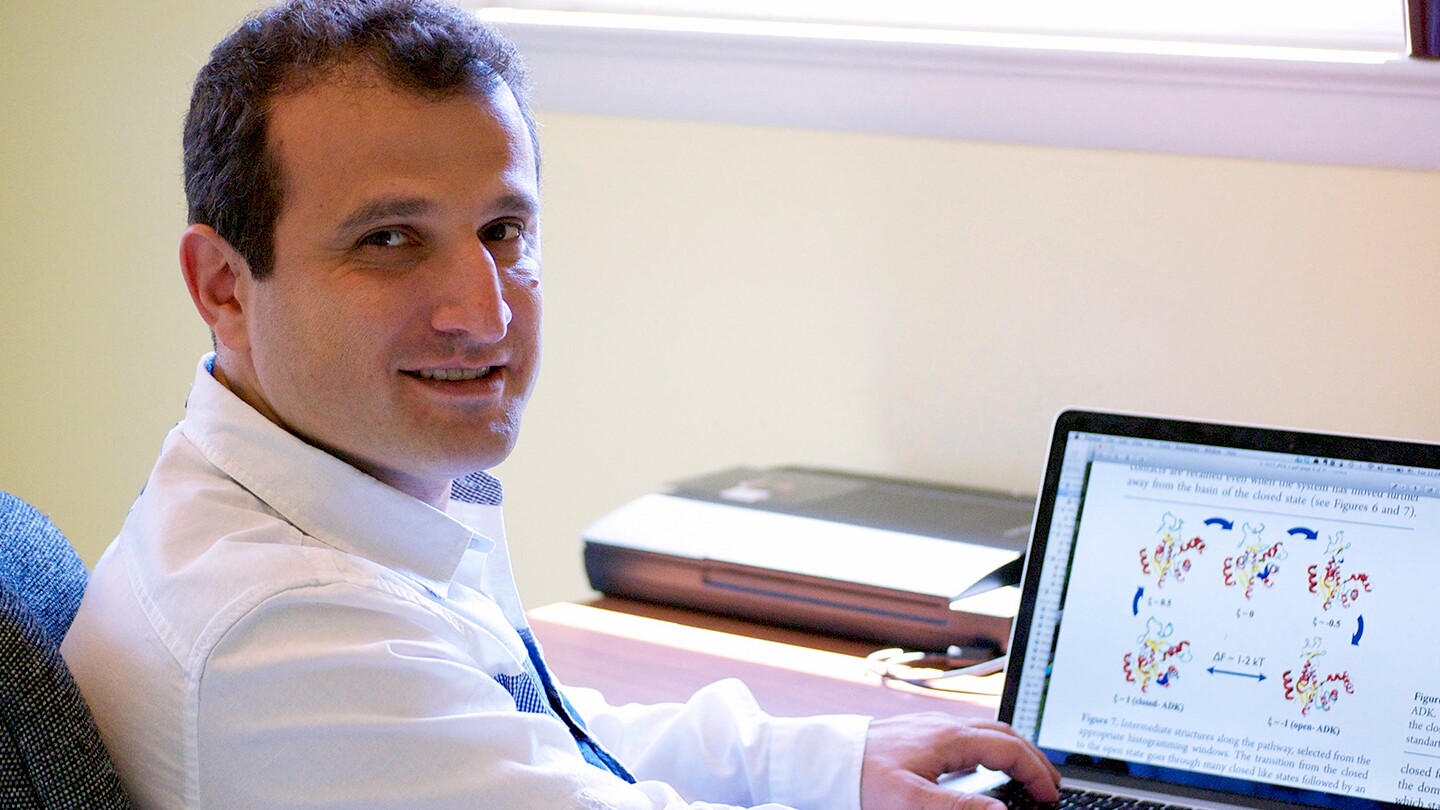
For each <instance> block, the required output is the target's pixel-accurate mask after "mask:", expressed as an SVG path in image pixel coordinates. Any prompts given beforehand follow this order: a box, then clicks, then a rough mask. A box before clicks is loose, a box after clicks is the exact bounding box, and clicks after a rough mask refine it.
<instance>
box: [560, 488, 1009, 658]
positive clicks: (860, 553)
mask: <svg viewBox="0 0 1440 810" xmlns="http://www.w3.org/2000/svg"><path fill="white" fill-rule="evenodd" d="M1033 508H1034V501H1033V499H1032V498H1028V497H1025V496H1022V495H1019V494H1015V493H1000V492H993V491H989V490H981V489H970V488H964V487H953V486H946V485H940V484H932V483H922V482H918V481H906V480H900V479H892V478H881V477H876V476H869V475H858V474H854V473H847V472H839V471H834V470H823V469H815V468H809V467H772V468H765V469H756V468H751V467H738V468H734V469H728V470H724V471H721V472H716V473H711V474H707V475H702V476H698V477H695V478H690V479H686V480H683V481H679V482H676V483H675V484H673V485H672V486H671V487H670V489H669V490H668V491H666V492H660V493H654V494H649V495H645V496H643V497H641V498H639V499H637V500H634V501H632V502H630V503H628V504H625V505H624V506H622V507H620V508H619V509H616V510H615V511H613V512H611V513H609V514H607V515H605V516H604V517H602V518H600V519H599V520H597V521H595V522H594V523H593V524H591V525H590V526H588V527H587V528H585V530H584V531H583V533H582V539H583V540H584V546H585V550H584V556H585V571H586V574H587V575H588V576H589V578H590V585H591V587H593V588H594V589H595V590H597V591H600V592H602V593H606V594H611V595H615V596H623V597H628V598H632V599H640V600H646V601H651V602H659V603H663V604H669V605H677V606H681V607H686V608H691V609H696V610H702V611H707V612H711V613H717V614H724V615H731V616H737V617H741V618H744V619H748V620H751V621H757V622H763V623H768V624H775V625H782V626H788V627H796V628H801V629H805V630H810V631H816V632H821V633H826V634H830V635H836V636H843V637H849V638H854V639H860V640H865V641H871V642H876V643H879V644H882V645H885V646H900V647H907V648H911V649H921V650H936V651H943V650H945V649H946V648H948V647H949V646H951V645H966V646H970V645H984V646H987V647H990V648H992V649H994V650H996V651H999V652H1003V651H1004V650H1005V647H1006V645H1007V643H1008V640H1009V634H1010V622H1011V620H1012V619H1013V617H1014V615H1015V611H1016V608H1017V607H1018V604H1019V589H1018V588H1017V587H1015V586H1016V584H1017V583H1018V582H1019V579H1020V571H1021V567H1022V565H1023V562H1024V553H1025V548H1026V544H1027V542H1028V541H1029V535H1030V524H1031V521H1032V519H1033Z"/></svg>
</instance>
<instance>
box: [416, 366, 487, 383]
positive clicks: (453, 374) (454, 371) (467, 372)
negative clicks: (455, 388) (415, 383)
mask: <svg viewBox="0 0 1440 810" xmlns="http://www.w3.org/2000/svg"><path fill="white" fill-rule="evenodd" d="M494 368H495V367H494V366H485V367H484V368H422V369H419V370H417V371H407V372H405V373H406V374H409V375H410V376H412V377H419V378H420V379H422V380H435V381H440V382H463V381H465V380H478V379H480V378H481V377H484V376H485V375H487V374H489V373H490V372H491V371H492V370H493V369H494Z"/></svg>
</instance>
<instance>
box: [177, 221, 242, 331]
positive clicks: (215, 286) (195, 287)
mask: <svg viewBox="0 0 1440 810" xmlns="http://www.w3.org/2000/svg"><path fill="white" fill-rule="evenodd" d="M180 271H181V273H183V274H184V276H185V287H186V288H187V289H189V290H190V300H192V301H194V302H195V309H196V310H197V311H198V312H199V313H200V317H201V318H203V319H204V320H205V323H207V324H209V326H210V331H211V332H213V333H214V334H215V340H216V341H217V342H219V343H220V344H221V345H222V346H224V347H226V348H228V349H230V350H232V351H238V352H248V351H249V350H250V329H249V322H248V320H247V318H246V316H247V314H248V313H247V312H246V305H247V304H248V302H249V301H250V296H249V294H248V293H249V289H250V287H251V285H253V284H254V283H255V279H254V277H252V276H251V275H250V264H249V262H246V261H245V258H244V257H243V256H241V255H240V253H239V252H238V251H236V250H235V248H233V247H231V246H230V243H229V242H228V241H226V240H225V238H224V237H222V236H221V235H220V234H218V233H216V232H215V229H214V228H211V227H210V226H209V225H191V226H190V227H188V228H186V229H185V233H183V234H181V236H180Z"/></svg>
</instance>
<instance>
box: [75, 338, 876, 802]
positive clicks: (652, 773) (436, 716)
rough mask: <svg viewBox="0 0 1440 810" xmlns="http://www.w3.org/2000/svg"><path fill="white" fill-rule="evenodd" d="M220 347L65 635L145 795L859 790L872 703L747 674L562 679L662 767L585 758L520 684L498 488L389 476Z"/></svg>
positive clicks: (520, 619)
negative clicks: (647, 681) (776, 702)
mask: <svg viewBox="0 0 1440 810" xmlns="http://www.w3.org/2000/svg"><path fill="white" fill-rule="evenodd" d="M211 363H212V359H211V358H210V357H207V358H205V360H202V362H201V364H200V368H199V369H198V371H197V373H196V379H195V385H194V388H193V389H192V391H191V394H190V398H189V401H188V402H187V404H186V415H185V420H184V421H183V422H181V423H180V424H179V425H177V426H176V427H175V428H174V429H173V430H172V431H171V432H170V435H169V436H168V437H167V438H166V440H165V444H164V448H163V450H162V451H161V454H160V459H159V461H158V462H157V463H156V465H155V469H154V471H153V472H152V473H151V476H150V480H149V482H148V483H147V484H146V486H145V489H144V491H143V492H142V493H141V495H140V497H139V499H138V500H137V501H136V502H135V505H134V507H133V508H132V509H131V511H130V514H129V516H128V518H127V519H126V521H125V525H124V527H123V528H122V529H121V532H120V535H119V537H118V538H116V540H115V542H114V543H113V544H112V545H111V546H110V548H109V549H108V550H107V551H106V552H105V555H104V557H103V558H102V559H101V560H100V562H99V563H98V565H97V566H96V568H95V572H94V574H93V576H92V577H91V580H90V586H89V588H88V590H87V591H86V593H85V598H84V602H83V603H82V605H81V607H80V613H79V615H78V616H77V617H76V620H75V623H74V625H73V626H72V628H71V630H70V632H69V634H68V635H67V636H66V638H65V642H64V645H63V648H62V651H63V653H64V655H65V659H66V661H67V662H68V663H69V665H70V668H71V670H72V671H73V672H74V674H75V678H76V680H77V681H78V682H79V684H80V688H81V691H82V692H83V693H84V695H85V697H86V699H87V700H88V702H89V703H90V706H91V708H92V710H93V711H94V713H95V718H96V722H97V724H98V725H99V727H100V731H101V734H102V736H103V737H104V740H105V742H106V744H107V746H108V747H109V749H110V751H111V754H112V755H113V757H114V759H115V762H116V766H117V767H118V769H119V771H120V774H121V777H122V779H123V780H124V782H125V785H126V787H127V788H128V789H129V790H130V791H131V793H132V795H133V797H134V798H135V799H136V800H137V801H138V803H139V804H140V806H142V807H157V808H170V807H204V808H211V807H253V808H286V807H424V808H449V807H469V808H502V809H503V810H527V809H529V808H533V809H534V810H559V809H561V808H635V809H636V810H648V809H649V808H682V807H693V808H717V807H729V806H735V805H755V804H762V803H766V802H769V803H772V804H765V805H764V806H765V807H781V806H788V807H796V808H816V810H851V809H853V808H858V806H859V774H860V762H861V755H862V753H863V748H864V739H865V733H866V729H867V720H866V719H865V718H862V717H855V716H849V715H836V716H829V717H823V718H809V719H805V720H794V719H777V718H771V717H768V716H766V715H765V714H763V713H762V712H761V711H760V710H759V708H758V707H757V706H756V705H755V702H754V700H753V699H752V698H751V696H750V694H749V692H748V691H747V690H746V689H745V688H744V686H743V685H741V684H740V683H738V682H736V681H722V682H720V683H717V684H714V685H712V686H710V687H707V688H706V689H703V690H701V691H700V692H699V693H697V694H696V695H695V696H694V697H693V698H692V699H691V700H690V701H689V702H687V703H685V704H663V705H656V706H626V707H618V708H617V707H612V706H609V705H607V704H605V702H604V701H603V700H602V699H601V697H600V696H599V695H598V694H597V693H595V692H594V691H592V690H585V689H571V688H563V687H562V691H563V692H564V694H565V695H566V697H567V698H568V699H569V700H570V701H571V702H572V703H573V704H574V705H575V707H576V708H577V709H578V710H579V714H580V715H581V718H582V719H583V721H584V722H585V723H587V724H588V726H589V729H590V733H591V734H592V735H593V736H594V737H595V738H596V739H597V740H598V741H599V743H600V744H601V745H603V746H604V747H605V748H606V749H608V751H609V752H610V754H612V755H613V756H614V757H615V758H616V759H618V760H619V761H620V762H621V763H622V764H623V765H625V766H626V768H628V769H629V770H630V771H631V772H632V773H633V774H635V776H636V778H637V779H638V780H640V781H638V782H637V783H635V784H630V783H628V782H626V781H624V780H623V779H621V778H619V777H617V776H615V775H614V774H612V773H610V772H609V771H607V770H604V769H602V768H600V767H596V766H594V765H592V764H591V763H589V762H587V761H586V760H585V758H584V757H582V755H581V752H580V749H579V747H577V744H576V739H575V737H574V736H572V734H571V732H570V730H569V729H568V728H567V726H566V725H565V724H564V723H563V722H561V721H560V720H559V719H558V718H557V717H556V716H554V715H553V714H543V713H536V712H533V711H520V710H519V709H517V707H516V701H515V698H514V697H512V693H511V692H510V691H507V689H506V687H505V686H503V685H502V680H503V679H505V678H512V679H513V678H524V677H525V673H526V672H527V668H526V664H527V662H529V660H530V659H529V657H528V654H527V651H526V649H525V646H524V643H523V641H522V639H521V636H520V632H521V631H524V632H528V627H527V625H526V623H525V617H524V614H523V613H522V610H521V607H520V602H519V598H518V596H517V595H516V592H515V586H514V582H513V579H512V577H511V573H510V563H509V557H508V554H507V552H506V545H505V536H504V529H503V525H502V520H501V513H500V508H499V507H498V506H488V505H479V504H473V503H463V502H461V501H460V500H452V501H451V503H450V506H449V508H448V510H447V511H446V512H441V511H439V510H436V509H434V508H432V507H431V506H429V505H426V504H424V503H422V502H420V501H418V500H416V499H414V498H411V497H410V496H408V495H405V494H404V493H401V492H400V491H398V490H395V489H392V488H390V487H388V486H386V485H384V484H382V483H380V482H379V481H377V480H375V479H373V478H371V477H369V476H367V475H365V474H363V473H361V472H359V471H358V470H356V469H355V468H353V467H351V466H349V465H348V464H345V463H343V462H341V461H339V460H338V459H336V458H334V457H332V456H330V455H328V454H326V453H325V452H323V451H321V450H319V449H316V448H314V447H311V446H310V445H307V444H305V443H304V442H302V441H300V440H299V439H297V438H295V437H294V436H292V435H290V434H289V433H287V432H285V431H284V430H282V429H280V428H279V427H277V426H276V425H275V424H273V423H271V422H270V421H268V420H267V419H265V418H264V417H263V416H261V415H260V414H259V413H258V412H256V411H255V410H253V409H252V408H250V407H249V406H248V405H246V404H245V403H244V402H242V401H241V400H240V399H239V398H238V397H236V396H235V395H234V394H233V393H231V392H230V391H229V390H228V389H226V388H225V387H223V386H222V385H220V384H219V383H218V382H216V381H215V379H214V378H213V377H212V376H211V374H210V367H211ZM542 666H543V665H542ZM692 802H693V804H692Z"/></svg>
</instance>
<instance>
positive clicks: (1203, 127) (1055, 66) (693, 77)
mask: <svg viewBox="0 0 1440 810" xmlns="http://www.w3.org/2000/svg"><path fill="white" fill-rule="evenodd" d="M498 24H499V27H500V28H501V29H502V30H504V31H505V32H506V33H507V34H508V35H509V36H511V37H512V38H513V39H514V40H515V41H516V43H517V44H518V46H519V47H520V49H521V51H522V52H523V53H524V54H525V56H526V58H527V60H528V61H529V63H530V65H531V69H532V73H533V80H534V85H535V87H534V102H535V106H536V108H537V109H540V110H549V111H556V112H574V113H588V114H600V115H621V116H634V117H646V118H664V119H679V120H692V121H703V122H720V123H739V124H756V125H770V126H781V127H792V128H805V129H821V130H844V131H857V132H876V133H886V134H899V135H913V136H922V137H938V138H956V139H963V140H974V141H995V142H1003V143H1015V144H1035V145H1047V146H1069V147H1087V148H1103V149H1125V150H1138V151H1148V152H1160V153H1171V154H1187V155H1212V156H1222V157H1235V158H1253V159H1262V160H1276V161H1294V162H1307V163H1328V164H1341V165H1357V166H1376V167H1394V168H1411V169H1432V170H1433V169H1440V136H1437V133H1440V62H1432V61H1425V60H1416V59H1408V58H1405V57H1402V56H1393V57H1386V56H1384V55H1378V56H1372V57H1371V58H1369V59H1368V60H1367V59H1364V58H1361V59H1356V60H1354V61H1321V60H1308V59H1302V58H1257V56H1255V55H1253V54H1252V55H1248V56H1206V55H1198V54H1194V53H1166V52H1159V51H1152V52H1126V53H1119V52H1113V51H1104V50H1081V49H1077V48H1069V47H1045V41H1044V40H1041V41H1039V42H1035V41H1031V42H1027V43H1023V44H1021V45H1015V44H993V43H985V42H973V41H972V42H924V43H917V42H877V41H861V40H848V39H826V38H792V37H775V36H767V35H761V34H754V33H705V32H696V31H660V30H634V29H626V28H603V27H601V28H597V27H590V26H581V25H563V24H560V25H557V24H534V23H524V22H513V21H512V22H503V21H502V22H499V23H498ZM1257 53H1258V52H1257ZM1297 55H1301V56H1303V55H1304V54H1303V52H1297Z"/></svg>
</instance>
